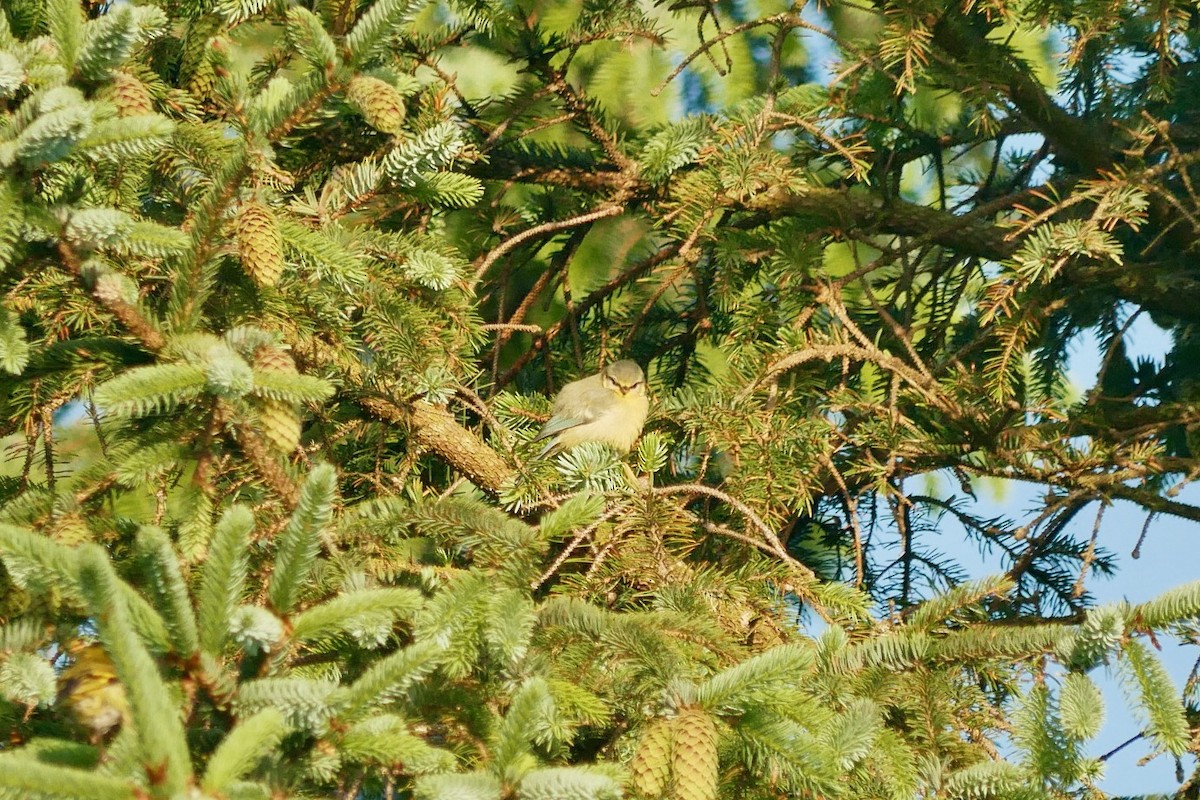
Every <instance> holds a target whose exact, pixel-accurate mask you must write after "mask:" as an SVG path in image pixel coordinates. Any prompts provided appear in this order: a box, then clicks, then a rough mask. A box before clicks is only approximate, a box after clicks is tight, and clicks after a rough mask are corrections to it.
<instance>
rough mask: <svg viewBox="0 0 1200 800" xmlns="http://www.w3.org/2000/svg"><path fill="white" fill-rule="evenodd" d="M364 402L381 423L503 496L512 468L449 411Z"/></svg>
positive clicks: (375, 399) (383, 401)
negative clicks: (396, 428) (392, 426)
mask: <svg viewBox="0 0 1200 800" xmlns="http://www.w3.org/2000/svg"><path fill="white" fill-rule="evenodd" d="M361 402H362V404H363V406H364V407H365V408H366V409H367V410H368V411H370V412H371V413H372V414H374V415H375V416H377V417H379V418H380V419H382V420H384V421H387V422H392V423H396V424H398V425H403V426H405V427H407V428H408V429H409V431H410V432H411V434H412V437H413V439H414V440H415V441H416V442H417V444H419V445H420V446H421V447H424V448H426V449H428V450H432V451H433V452H435V453H437V454H438V455H439V456H440V457H442V458H443V459H445V460H446V462H447V463H448V464H450V466H452V467H454V468H455V469H457V470H458V471H459V472H461V473H463V474H464V475H466V476H467V478H468V479H470V480H471V482H472V483H474V484H475V485H476V486H478V487H479V488H481V489H483V490H484V491H486V492H489V493H491V494H496V493H497V492H499V491H500V487H501V486H502V485H503V484H504V481H505V480H506V479H507V478H508V477H509V476H510V475H511V474H512V468H511V467H510V466H509V465H508V464H506V463H505V462H504V460H503V459H502V458H500V456H499V455H497V454H496V451H494V450H492V449H491V448H490V447H488V446H487V444H486V443H484V442H483V440H481V439H480V438H479V437H478V436H476V435H475V434H473V433H471V431H469V430H467V429H466V428H464V427H463V426H462V425H459V424H458V421H457V420H455V419H454V417H453V415H451V414H450V412H448V411H446V410H445V409H441V408H436V407H434V406H431V405H429V404H428V403H424V402H421V401H417V402H415V403H412V404H411V405H409V406H408V407H402V406H400V405H399V404H397V403H395V402H393V401H391V400H387V399H385V398H382V397H364V398H362V400H361Z"/></svg>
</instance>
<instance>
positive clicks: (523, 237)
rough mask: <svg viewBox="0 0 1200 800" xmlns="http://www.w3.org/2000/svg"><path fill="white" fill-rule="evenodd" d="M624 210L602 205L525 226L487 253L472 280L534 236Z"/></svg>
mask: <svg viewBox="0 0 1200 800" xmlns="http://www.w3.org/2000/svg"><path fill="white" fill-rule="evenodd" d="M624 211H625V208H624V206H619V205H618V206H604V207H601V208H598V209H596V210H595V211H589V212H588V213H586V214H578V215H576V216H574V217H568V218H567V219H559V220H554V221H552V222H544V223H542V224H541V225H534V226H533V227H532V228H527V229H526V230H523V231H521V232H520V233H518V234H516V235H514V236H512V237H510V238H508V239H505V240H504V241H503V242H501V243H500V244H498V245H497V246H496V247H495V248H494V249H493V250H492V251H491V252H490V253H488V254H487V256H486V257H485V258H484V259H483V261H482V263H480V265H479V268H478V269H476V270H475V280H474V282H475V283H478V282H479V281H481V280H483V276H484V275H486V274H487V271H488V270H489V269H491V268H492V264H495V263H496V261H497V260H498V259H499V258H500V257H501V256H503V255H504V254H505V253H507V252H508V251H510V250H512V249H513V248H515V247H517V246H518V245H520V244H522V243H524V242H527V241H529V240H530V239H532V238H534V237H536V236H541V235H543V234H546V233H554V232H555V231H561V230H565V229H567V228H573V227H575V226H576V225H586V224H588V223H589V222H595V221H596V220H601V219H605V218H607V217H616V216H619V215H621V214H622V213H624Z"/></svg>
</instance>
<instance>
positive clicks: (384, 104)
mask: <svg viewBox="0 0 1200 800" xmlns="http://www.w3.org/2000/svg"><path fill="white" fill-rule="evenodd" d="M346 98H347V99H348V100H349V101H350V102H351V103H352V104H354V107H355V108H357V109H358V112H359V113H360V114H362V115H363V119H365V120H366V121H367V124H368V125H370V126H371V127H372V128H374V129H375V130H377V131H382V132H384V133H396V132H398V131H399V130H400V126H401V125H402V124H403V123H404V112H405V109H404V98H402V97H401V96H400V93H399V92H397V91H396V87H394V86H392V85H391V84H390V83H388V82H387V81H381V80H379V78H370V77H367V76H366V75H355V76H354V77H353V78H351V79H350V86H349V87H347V89H346Z"/></svg>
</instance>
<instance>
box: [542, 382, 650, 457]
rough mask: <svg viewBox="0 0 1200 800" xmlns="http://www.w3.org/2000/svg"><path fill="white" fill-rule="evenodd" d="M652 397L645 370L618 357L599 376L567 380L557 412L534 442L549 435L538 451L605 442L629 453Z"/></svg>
mask: <svg viewBox="0 0 1200 800" xmlns="http://www.w3.org/2000/svg"><path fill="white" fill-rule="evenodd" d="M649 410H650V400H649V399H648V398H647V397H646V375H645V373H643V372H642V368H641V367H639V366H638V365H637V362H636V361H629V360H628V359H626V360H624V361H616V362H614V363H612V364H609V365H608V366H607V367H605V368H604V369H602V370H600V371H599V372H598V373H596V374H595V375H590V376H588V377H586V378H581V379H580V380H577V381H573V382H571V383H568V384H567V385H566V386H564V387H563V388H562V390H561V391H559V393H558V396H557V397H555V398H554V413H553V414H551V415H550V420H549V421H548V422H547V423H546V425H545V427H543V428H542V430H541V432H540V433H539V434H538V435H537V438H536V439H534V441H539V442H540V441H541V440H542V439H549V440H550V441H549V442H547V443H546V446H545V447H543V448H542V451H541V452H540V453H538V458H541V457H542V456H544V455H547V454H548V453H553V452H557V451H559V450H564V449H566V448H568V447H574V446H575V445H577V444H582V443H583V442H601V443H603V444H607V445H609V446H611V447H612V448H613V449H614V450H617V451H619V452H621V453H628V452H629V450H630V449H631V448H632V447H633V443H634V442H636V441H637V438H638V436H640V435H641V433H642V426H643V425H645V424H646V414H647V412H648V411H649Z"/></svg>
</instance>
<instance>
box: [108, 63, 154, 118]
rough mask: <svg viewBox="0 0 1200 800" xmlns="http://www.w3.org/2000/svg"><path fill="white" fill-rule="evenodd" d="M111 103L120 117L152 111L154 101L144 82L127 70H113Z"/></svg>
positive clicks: (134, 115)
mask: <svg viewBox="0 0 1200 800" xmlns="http://www.w3.org/2000/svg"><path fill="white" fill-rule="evenodd" d="M110 92H111V97H112V101H113V104H114V105H115V106H116V107H117V113H118V114H119V115H120V116H122V117H136V116H138V115H139V114H151V113H153V112H154V101H153V99H152V98H151V97H150V90H149V89H147V88H146V84H144V83H142V82H141V81H140V80H138V78H136V77H134V76H133V75H130V74H129V73H128V72H114V73H113V76H112V86H111V87H110Z"/></svg>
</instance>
